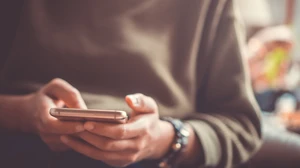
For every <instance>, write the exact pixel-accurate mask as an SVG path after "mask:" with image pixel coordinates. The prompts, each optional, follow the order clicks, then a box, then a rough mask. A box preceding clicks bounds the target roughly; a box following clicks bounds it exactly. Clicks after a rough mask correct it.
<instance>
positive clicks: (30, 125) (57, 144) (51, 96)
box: [21, 79, 86, 151]
mask: <svg viewBox="0 0 300 168" xmlns="http://www.w3.org/2000/svg"><path fill="white" fill-rule="evenodd" d="M24 106H25V107H24V112H23V115H22V117H23V118H24V119H23V120H22V121H24V122H25V123H23V124H21V125H22V126H23V128H25V130H24V131H27V132H34V133H37V134H39V135H40V137H41V139H42V140H43V141H44V142H45V143H46V144H47V145H48V146H49V148H50V149H52V150H54V151H64V150H66V149H68V147H67V146H66V145H64V144H63V143H62V142H61V141H60V138H59V137H60V135H62V134H74V133H78V132H81V131H83V130H84V127H83V123H81V122H67V121H60V120H58V119H56V118H54V117H52V116H51V115H50V114H49V109H50V108H53V107H64V106H67V107H70V108H86V105H85V103H84V101H83V99H82V98H81V96H80V94H79V92H78V91H77V90H76V89H75V88H74V87H72V86H71V85H70V84H69V83H67V82H66V81H64V80H62V79H54V80H52V81H51V82H50V83H48V84H47V85H45V86H44V87H43V88H41V89H40V90H39V91H37V92H36V93H33V94H30V95H28V96H27V97H26V98H25V102H24Z"/></svg>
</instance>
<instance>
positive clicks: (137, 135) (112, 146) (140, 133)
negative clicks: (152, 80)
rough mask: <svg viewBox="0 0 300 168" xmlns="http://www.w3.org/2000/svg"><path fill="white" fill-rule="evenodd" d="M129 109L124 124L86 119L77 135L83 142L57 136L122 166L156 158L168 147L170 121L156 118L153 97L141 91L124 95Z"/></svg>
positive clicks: (76, 147)
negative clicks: (130, 112) (129, 111)
mask: <svg viewBox="0 0 300 168" xmlns="http://www.w3.org/2000/svg"><path fill="white" fill-rule="evenodd" d="M126 102H127V104H128V105H129V107H130V108H131V109H132V110H133V113H132V116H131V118H130V120H129V121H128V122H127V123H125V124H112V123H104V122H90V121H88V122H86V123H85V125H84V128H85V129H86V130H87V131H85V132H82V133H79V134H78V136H79V137H80V138H81V139H83V140H84V141H85V142H86V143H83V142H81V141H79V140H77V139H75V138H73V137H70V136H62V137H61V140H62V141H63V142H64V143H65V144H66V145H68V146H69V147H71V148H72V149H73V150H75V151H77V152H79V153H82V154H84V155H86V156H88V157H91V158H93V159H96V160H101V161H103V162H104V163H106V164H108V165H111V166H117V167H125V166H127V165H130V164H133V163H135V162H137V161H140V160H144V159H158V158H161V157H163V156H164V155H165V154H166V153H167V152H168V150H169V148H170V145H171V144H172V141H173V138H174V136H175V135H174V130H173V127H172V125H171V124H170V123H168V122H165V121H162V120H159V114H158V108H157V104H156V103H155V101H154V100H153V99H152V98H151V97H148V96H145V95H143V94H134V95H129V96H127V97H126Z"/></svg>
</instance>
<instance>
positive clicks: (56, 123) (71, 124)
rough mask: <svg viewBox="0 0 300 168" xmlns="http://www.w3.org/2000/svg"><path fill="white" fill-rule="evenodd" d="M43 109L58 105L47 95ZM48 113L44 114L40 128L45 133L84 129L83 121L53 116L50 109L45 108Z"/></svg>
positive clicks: (63, 132) (80, 130) (71, 132)
mask: <svg viewBox="0 0 300 168" xmlns="http://www.w3.org/2000/svg"><path fill="white" fill-rule="evenodd" d="M43 102H44V106H45V107H43V109H50V108H52V107H56V106H55V104H54V102H53V101H52V99H50V98H49V97H47V96H45V99H44V101H43ZM45 113H46V115H42V118H41V120H40V124H39V126H38V130H39V131H40V132H42V133H43V132H44V133H51V134H74V133H77V132H82V131H83V130H84V127H83V123H82V122H79V121H61V120H59V119H57V118H55V117H53V116H51V115H50V114H49V112H48V110H45Z"/></svg>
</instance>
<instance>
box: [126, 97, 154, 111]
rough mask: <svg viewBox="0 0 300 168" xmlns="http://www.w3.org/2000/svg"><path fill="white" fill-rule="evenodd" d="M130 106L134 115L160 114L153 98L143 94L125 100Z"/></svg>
mask: <svg viewBox="0 0 300 168" xmlns="http://www.w3.org/2000/svg"><path fill="white" fill-rule="evenodd" d="M125 100H126V102H127V104H128V106H129V107H130V108H131V109H132V110H133V112H134V113H136V114H138V113H158V108H157V104H156V102H155V101H154V99H153V98H151V97H148V96H145V95H143V94H140V93H137V94H131V95H127V96H126V98H125Z"/></svg>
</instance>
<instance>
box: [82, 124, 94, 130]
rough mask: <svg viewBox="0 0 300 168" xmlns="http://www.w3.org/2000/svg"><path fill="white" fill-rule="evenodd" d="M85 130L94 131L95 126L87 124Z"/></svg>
mask: <svg viewBox="0 0 300 168" xmlns="http://www.w3.org/2000/svg"><path fill="white" fill-rule="evenodd" d="M84 128H85V129H87V130H92V129H94V125H93V124H91V123H86V124H85V125H84Z"/></svg>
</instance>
